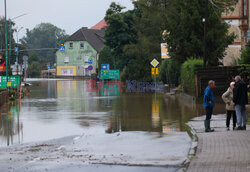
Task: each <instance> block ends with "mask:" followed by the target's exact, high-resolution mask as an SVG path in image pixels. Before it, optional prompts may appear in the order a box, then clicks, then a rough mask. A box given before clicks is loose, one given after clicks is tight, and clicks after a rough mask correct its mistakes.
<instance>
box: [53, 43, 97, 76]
mask: <svg viewBox="0 0 250 172" xmlns="http://www.w3.org/2000/svg"><path fill="white" fill-rule="evenodd" d="M70 42H72V43H73V48H69V44H70ZM81 42H83V43H84V48H81V47H80V43H81ZM64 46H65V52H63V53H62V52H60V51H57V52H56V56H57V75H58V76H63V74H62V73H61V69H69V68H70V69H72V70H74V71H73V73H72V74H73V75H72V76H85V75H86V69H87V67H88V66H89V64H88V58H89V57H90V58H92V60H93V64H92V66H93V68H94V69H93V70H92V71H91V72H89V75H90V74H93V73H96V68H97V51H96V50H95V49H94V48H93V47H92V46H91V45H90V44H89V43H88V42H86V41H67V42H65V44H64ZM65 57H68V59H69V62H68V63H65ZM87 72H88V70H87Z"/></svg>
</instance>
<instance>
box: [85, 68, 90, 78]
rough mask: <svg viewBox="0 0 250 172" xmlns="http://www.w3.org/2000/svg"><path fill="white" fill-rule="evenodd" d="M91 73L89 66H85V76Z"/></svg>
mask: <svg viewBox="0 0 250 172" xmlns="http://www.w3.org/2000/svg"><path fill="white" fill-rule="evenodd" d="M89 75H90V73H89V69H88V68H85V76H89Z"/></svg>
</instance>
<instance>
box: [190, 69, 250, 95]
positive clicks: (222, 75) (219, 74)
mask: <svg viewBox="0 0 250 172" xmlns="http://www.w3.org/2000/svg"><path fill="white" fill-rule="evenodd" d="M243 73H244V74H243ZM236 75H241V77H242V78H245V80H246V81H247V82H249V81H250V66H230V67H207V68H199V69H198V70H197V73H196V75H195V82H196V83H195V85H196V97H202V96H203V94H204V90H205V88H206V87H207V85H208V81H209V80H214V81H215V85H216V88H215V89H214V95H215V96H218V97H220V96H222V94H223V93H224V92H225V91H226V90H227V89H228V87H229V85H230V83H231V82H232V78H234V77H235V76H236Z"/></svg>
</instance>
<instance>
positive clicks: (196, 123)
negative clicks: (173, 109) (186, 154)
mask: <svg viewBox="0 0 250 172" xmlns="http://www.w3.org/2000/svg"><path fill="white" fill-rule="evenodd" d="M204 118H205V117H204V116H203V117H197V118H194V119H193V120H192V121H190V122H188V125H189V126H190V127H191V128H192V129H193V130H194V131H195V132H196V134H197V136H198V147H197V151H196V155H195V157H194V158H193V159H192V160H191V163H190V165H189V167H188V170H187V171H188V172H201V171H202V172H217V171H218V172H219V171H222V172H224V171H225V172H231V171H233V172H248V171H250V126H247V131H233V130H232V129H231V130H230V131H226V127H225V121H226V116H225V115H216V116H213V117H212V121H211V126H212V127H213V128H214V129H215V131H216V132H213V133H204ZM231 125H232V124H231Z"/></svg>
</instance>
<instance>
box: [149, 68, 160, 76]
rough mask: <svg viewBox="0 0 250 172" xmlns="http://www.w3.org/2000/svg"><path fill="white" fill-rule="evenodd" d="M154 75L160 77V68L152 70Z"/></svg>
mask: <svg viewBox="0 0 250 172" xmlns="http://www.w3.org/2000/svg"><path fill="white" fill-rule="evenodd" d="M151 71H152V75H159V68H152V70H151Z"/></svg>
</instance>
